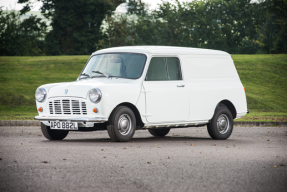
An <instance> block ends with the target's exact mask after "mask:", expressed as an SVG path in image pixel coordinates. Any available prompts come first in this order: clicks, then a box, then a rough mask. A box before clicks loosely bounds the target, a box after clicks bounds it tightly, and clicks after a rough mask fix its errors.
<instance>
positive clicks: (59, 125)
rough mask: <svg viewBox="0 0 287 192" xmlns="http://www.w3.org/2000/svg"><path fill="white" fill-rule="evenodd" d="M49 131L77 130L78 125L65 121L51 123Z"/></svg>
mask: <svg viewBox="0 0 287 192" xmlns="http://www.w3.org/2000/svg"><path fill="white" fill-rule="evenodd" d="M50 129H62V130H78V123H77V122H67V121H51V124H50Z"/></svg>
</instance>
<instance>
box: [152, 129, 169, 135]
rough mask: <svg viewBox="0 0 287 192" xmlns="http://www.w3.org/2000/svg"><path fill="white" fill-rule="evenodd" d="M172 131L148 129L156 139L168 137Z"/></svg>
mask: <svg viewBox="0 0 287 192" xmlns="http://www.w3.org/2000/svg"><path fill="white" fill-rule="evenodd" d="M169 131H170V129H168V128H164V129H148V132H149V133H150V134H152V135H153V136H156V137H163V136H166V135H167V134H168V133H169Z"/></svg>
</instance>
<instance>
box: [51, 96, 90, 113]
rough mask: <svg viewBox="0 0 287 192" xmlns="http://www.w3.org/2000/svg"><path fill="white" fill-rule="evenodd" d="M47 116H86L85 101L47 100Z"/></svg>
mask: <svg viewBox="0 0 287 192" xmlns="http://www.w3.org/2000/svg"><path fill="white" fill-rule="evenodd" d="M49 114H51V115H87V105H86V102H85V101H81V100H77V99H55V100H49Z"/></svg>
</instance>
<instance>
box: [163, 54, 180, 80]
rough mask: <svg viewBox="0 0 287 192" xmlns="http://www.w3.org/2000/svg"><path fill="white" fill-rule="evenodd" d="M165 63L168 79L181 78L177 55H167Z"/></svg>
mask: <svg viewBox="0 0 287 192" xmlns="http://www.w3.org/2000/svg"><path fill="white" fill-rule="evenodd" d="M166 65H167V71H168V77H169V80H170V81H172V80H182V76H181V70H180V63H179V59H178V58H177V57H167V58H166Z"/></svg>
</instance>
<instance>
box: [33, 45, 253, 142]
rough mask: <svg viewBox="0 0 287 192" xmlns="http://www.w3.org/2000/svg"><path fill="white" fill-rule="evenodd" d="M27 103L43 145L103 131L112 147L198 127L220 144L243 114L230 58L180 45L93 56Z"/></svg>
mask: <svg viewBox="0 0 287 192" xmlns="http://www.w3.org/2000/svg"><path fill="white" fill-rule="evenodd" d="M35 97H36V104H37V109H38V112H39V116H36V117H35V119H36V120H40V121H41V122H42V123H41V129H42V132H43V134H44V136H45V137H46V138H47V139H50V140H61V139H64V138H65V137H66V136H67V134H68V132H69V131H97V130H107V131H108V133H109V136H110V137H111V139H112V140H113V141H129V140H130V139H131V138H132V137H133V135H134V133H135V130H138V129H148V131H149V132H150V133H151V134H152V135H154V136H165V135H166V134H168V132H169V130H170V129H171V128H182V127H194V126H203V125H207V130H208V133H209V135H210V136H211V137H212V138H213V139H227V138H228V137H229V136H230V135H231V132H232V129H233V119H237V118H240V117H242V116H244V115H246V113H247V112H248V110H247V104H246V96H245V90H244V87H243V85H242V83H241V81H240V78H239V76H238V74H237V71H236V68H235V66H234V63H233V61H232V58H231V56H230V55H229V54H228V53H226V52H223V51H216V50H207V49H197V48H183V47H164V46H132V47H116V48H109V49H103V50H99V51H96V52H95V53H93V54H92V55H91V57H90V58H89V60H88V62H87V63H86V65H85V67H84V69H83V71H82V72H81V73H80V75H79V77H78V79H77V80H76V81H74V82H69V83H55V84H47V85H42V86H40V87H39V88H38V89H37V90H36V93H35Z"/></svg>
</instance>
